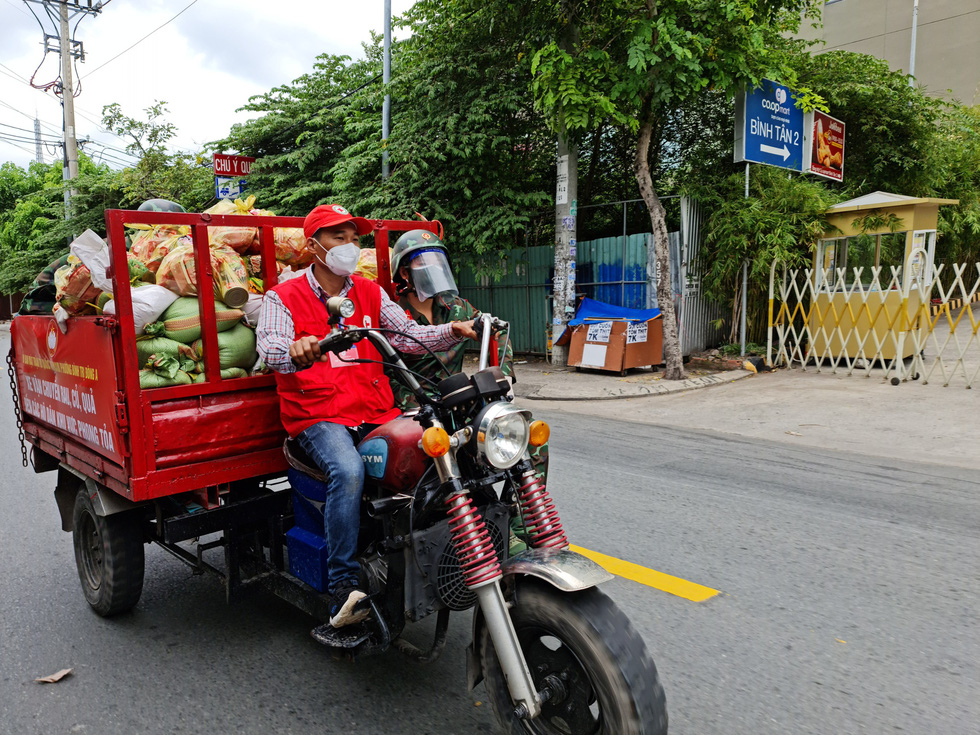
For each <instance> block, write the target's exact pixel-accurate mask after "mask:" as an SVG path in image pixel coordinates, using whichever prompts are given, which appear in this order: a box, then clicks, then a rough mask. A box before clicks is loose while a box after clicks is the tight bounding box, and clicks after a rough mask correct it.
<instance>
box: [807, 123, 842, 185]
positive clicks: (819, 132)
mask: <svg viewBox="0 0 980 735" xmlns="http://www.w3.org/2000/svg"><path fill="white" fill-rule="evenodd" d="M811 133H812V143H811V151H810V167H809V169H808V170H809V172H810V173H811V174H816V175H817V176H822V177H823V178H825V179H830V180H832V181H842V180H843V179H844V123H842V122H841V121H840V120H838V119H837V118H835V117H831V116H830V115H825V114H824V113H822V112H820V111H819V110H814V112H813V130H812V131H811Z"/></svg>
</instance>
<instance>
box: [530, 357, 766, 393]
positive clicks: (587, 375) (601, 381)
mask: <svg viewBox="0 0 980 735" xmlns="http://www.w3.org/2000/svg"><path fill="white" fill-rule="evenodd" d="M515 370H516V371H517V376H518V380H517V382H516V383H515V384H514V395H515V396H516V397H518V398H524V399H528V400H534V401H603V400H609V399H614V398H638V397H640V396H655V395H666V394H668V393H680V392H682V391H689V390H696V389H698V388H708V387H710V386H713V385H721V384H724V383H731V382H733V381H735V380H741V379H743V378H747V377H749V376H750V375H752V373H750V372H747V371H745V370H732V371H729V372H710V371H708V370H688V371H687V372H688V378H687V380H664V378H663V373H662V372H661V371H659V370H658V371H656V372H653V371H651V370H650V369H649V368H636V369H633V370H630V371H629V372H628V373H627V375H626V376H625V377H621V376H620V375H619V374H618V373H607V372H603V371H601V370H582V371H581V372H579V371H577V370H576V369H575V368H558V367H554V366H552V365H549V364H548V363H546V362H543V361H540V360H527V361H524V362H521V361H520V360H519V363H518V364H517V365H515Z"/></svg>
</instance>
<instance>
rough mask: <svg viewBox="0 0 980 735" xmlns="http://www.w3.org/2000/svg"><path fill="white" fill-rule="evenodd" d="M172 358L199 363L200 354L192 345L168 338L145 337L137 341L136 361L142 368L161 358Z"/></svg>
mask: <svg viewBox="0 0 980 735" xmlns="http://www.w3.org/2000/svg"><path fill="white" fill-rule="evenodd" d="M165 357H170V358H173V359H175V360H178V361H179V360H181V359H183V360H191V361H192V362H194V363H197V362H198V360H199V356H198V354H197V353H196V352H195V351H194V350H193V349H192V348H191V346H190V345H185V344H183V343H181V342H178V341H177V340H174V339H169V338H168V337H154V336H149V335H146V336H143V337H140V338H139V339H137V340H136V361H137V363H138V364H139V366H140V367H141V368H145V367H147V366H148V364H149V363H151V362H153V361H155V360H159V359H161V358H165Z"/></svg>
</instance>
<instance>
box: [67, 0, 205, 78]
mask: <svg viewBox="0 0 980 735" xmlns="http://www.w3.org/2000/svg"><path fill="white" fill-rule="evenodd" d="M196 3H197V0H191V2H190V3H189V4H188V5H187V6H186V7H185V8H184V9H183V10H181V11H180V12H179V13H177V15H175V16H174V17H173V18H171V19H170V20H168V21H167V22H166V23H164V24H163V25H160V26H157V27H156V28H154V29H153V30H152V31H150V32H149V33H147V34H146V35H145V36H143V38H141V39H140V40H139V41H137V42H136V43H134V44H133V45H132V46H130V47H129V48H126V49H124V50H122V51H120V52H119V53H118V54H116V55H115V56H113V57H112V58H111V59H109V60H108V61H106V62H105V63H103V64H100V65H99V66H97V67H95V68H94V69H92V71H90V72H89V73H88V74H86V75H85V78H86V79H87V78H88V77H90V76H92V75H93V74H95V72H97V71H98V70H99V69H101V68H102V67H104V66H105V65H106V64H111V63H112V62H113V61H115V60H116V59H118V58H119V57H120V56H122V55H123V54H125V53H126V52H128V51H132V50H133V49H134V48H136V47H137V46H139V45H140V44H141V43H143V41H145V40H146V39H148V38H149V37H150V36H152V35H153V34H154V33H156V32H157V31H159V30H160V29H161V28H163V27H164V26H167V25H169V24H170V23H173V22H174V21H175V20H177V18H179V17H180V16H181V15H183V14H184V13H185V12H186V11H187V10H188V9H189V8H190V7H191V6H192V5H194V4H196ZM79 81H81V80H79Z"/></svg>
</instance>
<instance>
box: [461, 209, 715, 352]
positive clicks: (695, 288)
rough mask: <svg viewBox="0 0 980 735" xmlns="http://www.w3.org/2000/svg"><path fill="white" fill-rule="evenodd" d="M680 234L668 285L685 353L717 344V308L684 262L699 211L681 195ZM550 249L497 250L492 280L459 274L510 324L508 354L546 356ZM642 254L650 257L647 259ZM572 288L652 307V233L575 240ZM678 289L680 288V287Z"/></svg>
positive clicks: (465, 287) (473, 298)
mask: <svg viewBox="0 0 980 735" xmlns="http://www.w3.org/2000/svg"><path fill="white" fill-rule="evenodd" d="M681 212H682V217H681V222H682V228H683V229H682V232H671V233H669V235H668V236H669V243H670V251H671V252H670V261H671V271H672V272H671V284H672V286H673V291H674V303H675V304H677V306H678V312H679V319H680V321H681V346H682V351H683V353H684V354H685V355H687V354H690V353H691V352H692V351H697V350H702V349H705V347H707V346H713V345H714V344H718V342H717V341H714V342H712V340H717V339H718V337H719V336H720V334H716V333H719V330H717V329H714V330H713V329H711V327H710V323H709V322H710V319H713V318H716V317H717V313H716V312H718V309H717V307H715V306H714V305H713V304H711V303H710V302H707V301H705V300H704V299H703V298H702V297H701V291H700V279H698V278H696V277H695V276H694V275H693V272H694V271H693V268H692V267H691V264H693V263H694V262H695V259H696V256H697V253H698V250H699V248H700V222H701V216H700V213H699V211H698V209H697V206H696V205H695V204H694V203H693V202H690V200H687V199H684V200H682V206H681ZM554 252H555V251H554V248H553V247H551V246H538V247H526V248H523V249H516V250H510V251H507V252H506V253H504V254H503V259H504V263H505V266H506V270H505V275H504V276H503V278H501V279H500V280H499V281H494V280H492V279H491V278H482V279H477V278H475V277H474V275H473V274H472V273H459V274H458V281H459V288H460V293H461V295H462V296H463V297H464V298H466V299H468V300H469V301H470V302H471V303H472V304H473V305H474V306H476V307H477V308H478V309H481V310H484V311H489V312H490V313H492V314H493V315H494V316H498V317H500V318H501V319H506V320H507V321H509V322H510V323H511V340H512V342H513V344H514V350H515V352H523V353H536V354H545V352H546V350H547V343H548V326H549V325H550V324H551V278H552V274H553V271H554ZM648 253H649V257H648ZM575 261H576V265H575V276H576V288H577V291H578V292H579V293H581V294H585V295H586V296H588V297H589V298H592V299H595V300H597V301H603V302H605V303H607V304H614V305H616V306H625V307H628V308H632V309H644V308H654V307H656V306H657V288H656V283H657V279H656V273H655V261H654V258H653V236H652V235H651V234H650V233H638V234H633V235H626V236H620V237H606V238H600V239H597V240H589V241H586V242H579V243H578V246H577V253H576V257H575ZM682 283H683V284H685V287H684V289H683V292H682V289H681V284H682Z"/></svg>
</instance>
